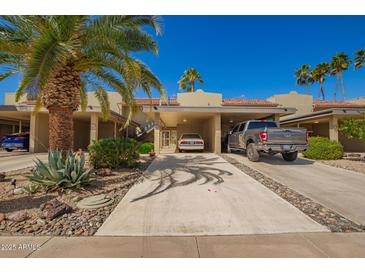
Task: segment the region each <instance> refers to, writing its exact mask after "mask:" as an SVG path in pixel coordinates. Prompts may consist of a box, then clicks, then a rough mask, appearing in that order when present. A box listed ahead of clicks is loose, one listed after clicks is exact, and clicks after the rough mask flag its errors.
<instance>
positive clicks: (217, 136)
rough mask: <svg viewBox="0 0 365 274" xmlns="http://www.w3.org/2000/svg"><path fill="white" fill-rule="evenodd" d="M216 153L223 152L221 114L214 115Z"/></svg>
mask: <svg viewBox="0 0 365 274" xmlns="http://www.w3.org/2000/svg"><path fill="white" fill-rule="evenodd" d="M213 119H214V124H213V126H214V150H213V152H214V153H218V154H219V153H221V134H222V133H221V114H220V113H217V114H215V115H214V118H213Z"/></svg>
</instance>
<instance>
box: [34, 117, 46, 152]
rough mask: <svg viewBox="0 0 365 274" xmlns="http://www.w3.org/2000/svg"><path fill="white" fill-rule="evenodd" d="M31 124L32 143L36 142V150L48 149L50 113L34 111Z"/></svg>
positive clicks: (43, 150)
mask: <svg viewBox="0 0 365 274" xmlns="http://www.w3.org/2000/svg"><path fill="white" fill-rule="evenodd" d="M32 115H33V117H32V118H31V125H30V133H31V134H30V138H31V140H30V143H32V142H34V152H46V151H47V150H48V146H49V143H48V113H33V114H32Z"/></svg>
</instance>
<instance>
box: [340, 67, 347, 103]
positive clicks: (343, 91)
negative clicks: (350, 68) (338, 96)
mask: <svg viewBox="0 0 365 274" xmlns="http://www.w3.org/2000/svg"><path fill="white" fill-rule="evenodd" d="M340 79H341V80H340V81H341V85H342V97H343V100H345V99H346V98H345V84H344V82H343V77H342V72H340Z"/></svg>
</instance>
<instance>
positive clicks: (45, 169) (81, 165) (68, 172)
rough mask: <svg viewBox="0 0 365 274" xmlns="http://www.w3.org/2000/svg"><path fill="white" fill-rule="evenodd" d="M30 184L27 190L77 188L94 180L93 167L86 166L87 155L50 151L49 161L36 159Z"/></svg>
mask: <svg viewBox="0 0 365 274" xmlns="http://www.w3.org/2000/svg"><path fill="white" fill-rule="evenodd" d="M28 178H29V180H30V184H29V185H28V186H26V187H25V188H24V190H25V191H26V192H31V193H33V192H36V191H38V190H39V189H43V190H46V191H49V190H55V189H68V190H75V189H79V188H81V187H83V186H84V185H87V184H89V183H90V182H91V181H93V180H94V175H93V172H92V169H86V168H85V156H84V155H81V156H80V157H76V155H75V154H73V153H68V154H67V155H66V157H62V153H61V152H60V151H51V150H49V151H48V163H43V162H42V161H41V160H39V159H37V160H36V167H35V169H34V171H33V174H32V176H29V177H28Z"/></svg>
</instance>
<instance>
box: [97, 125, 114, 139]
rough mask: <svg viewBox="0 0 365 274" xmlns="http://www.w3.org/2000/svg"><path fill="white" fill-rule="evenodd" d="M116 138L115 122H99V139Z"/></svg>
mask: <svg viewBox="0 0 365 274" xmlns="http://www.w3.org/2000/svg"><path fill="white" fill-rule="evenodd" d="M112 137H114V122H112V121H107V122H103V121H99V129H98V139H102V138H112Z"/></svg>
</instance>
